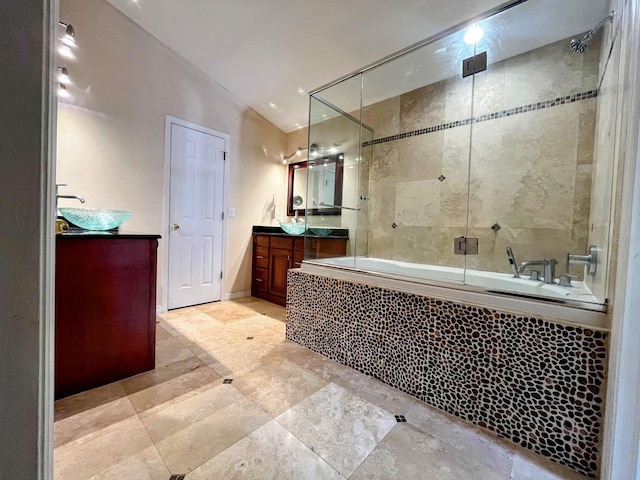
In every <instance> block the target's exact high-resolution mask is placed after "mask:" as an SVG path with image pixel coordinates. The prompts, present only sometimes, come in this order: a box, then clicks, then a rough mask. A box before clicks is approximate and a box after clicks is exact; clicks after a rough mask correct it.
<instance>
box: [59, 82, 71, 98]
mask: <svg viewBox="0 0 640 480" xmlns="http://www.w3.org/2000/svg"><path fill="white" fill-rule="evenodd" d="M58 97H60V98H71V94H70V93H69V91H68V90H67V87H65V86H64V85H62V84H61V83H59V84H58Z"/></svg>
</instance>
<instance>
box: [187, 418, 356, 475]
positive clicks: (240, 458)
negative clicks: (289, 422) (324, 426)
mask: <svg viewBox="0 0 640 480" xmlns="http://www.w3.org/2000/svg"><path fill="white" fill-rule="evenodd" d="M214 478H215V479H217V480H226V479H240V478H242V479H260V480H267V479H273V480H301V479H314V480H324V479H332V480H333V479H335V480H341V479H344V477H343V476H341V475H340V474H339V473H338V472H337V471H336V470H334V469H333V468H332V467H331V466H330V465H329V464H328V463H326V462H325V461H324V460H322V459H321V458H320V457H319V456H318V455H316V454H315V453H314V452H312V451H311V450H310V449H309V448H308V447H307V446H306V445H304V444H303V443H302V442H301V441H300V440H298V439H297V438H296V437H294V436H293V435H292V434H291V433H290V432H289V431H287V430H286V429H285V428H284V427H282V426H281V425H280V424H279V423H277V422H275V421H270V422H269V423H267V424H265V425H263V426H262V427H260V428H259V429H257V430H256V431H254V432H253V433H251V434H250V435H248V436H247V437H245V438H243V439H242V440H240V441H239V442H237V443H236V444H234V445H232V446H231V447H229V448H228V449H226V450H225V451H223V452H222V453H220V454H219V455H217V456H216V457H214V458H213V459H211V460H209V461H208V462H206V463H204V464H203V465H201V466H200V467H198V468H197V469H195V470H194V471H193V472H191V473H190V474H188V475H187V477H186V480H211V479H214Z"/></svg>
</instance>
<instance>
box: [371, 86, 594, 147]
mask: <svg viewBox="0 0 640 480" xmlns="http://www.w3.org/2000/svg"><path fill="white" fill-rule="evenodd" d="M597 96H598V90H588V91H586V92H581V93H575V94H573V95H567V96H565V97H558V98H554V99H552V100H546V101H544V102H537V103H530V104H528V105H522V106H520V107H515V108H509V109H506V110H501V111H499V112H494V113H488V114H486V115H479V116H477V117H472V118H465V119H464V120H456V121H455V122H448V123H442V124H439V125H433V126H431V127H426V128H420V129H418V130H412V131H410V132H404V133H398V134H396V135H390V136H388V137H382V138H376V139H375V140H370V141H368V142H363V143H362V146H363V147H369V146H371V145H378V144H380V143H387V142H393V141H395V140H402V139H403V138H408V137H416V136H418V135H425V134H427V133H432V132H439V131H441V130H448V129H450V128H456V127H462V126H464V125H470V124H472V123H480V122H487V121H489V120H495V119H497V118H504V117H510V116H512V115H519V114H521V113H526V112H533V111H536V110H543V109H545V108H551V107H556V106H558V105H565V104H568V103H573V102H579V101H581V100H587V99H589V98H596V97H597Z"/></svg>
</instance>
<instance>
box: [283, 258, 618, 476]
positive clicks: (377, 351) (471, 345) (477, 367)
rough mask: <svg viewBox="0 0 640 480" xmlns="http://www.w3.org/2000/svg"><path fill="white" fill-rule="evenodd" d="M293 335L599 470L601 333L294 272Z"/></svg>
mask: <svg viewBox="0 0 640 480" xmlns="http://www.w3.org/2000/svg"><path fill="white" fill-rule="evenodd" d="M287 280H288V281H287V326H286V332H287V334H286V336H287V339H288V340H291V341H293V342H296V343H298V344H300V345H302V346H304V347H307V348H309V349H311V350H313V351H315V352H318V353H320V354H322V355H325V356H327V357H329V358H331V359H333V360H336V361H338V362H340V363H343V364H345V365H347V366H350V367H352V368H355V369H357V370H359V371H361V372H363V373H365V374H367V375H371V376H373V377H376V378H378V379H380V380H382V381H383V382H385V383H387V384H389V385H391V386H393V387H395V388H398V389H400V390H402V391H404V392H406V393H408V394H410V395H412V396H414V397H416V398H419V399H420V400H422V401H424V402H426V403H429V404H431V405H433V406H435V407H438V408H440V409H442V410H444V411H446V412H449V413H451V414H453V415H456V416H457V417H459V418H462V419H464V420H466V421H469V422H471V423H474V424H476V425H479V426H481V427H484V428H487V429H489V430H492V431H493V432H495V433H496V434H497V435H498V436H500V437H503V438H507V439H510V440H511V441H513V442H515V443H517V444H519V445H521V446H522V447H525V448H528V449H530V450H533V451H535V452H537V453H539V454H542V455H544V456H546V457H548V458H550V459H551V460H553V461H555V462H557V463H560V464H563V465H565V466H567V467H569V468H571V469H573V470H575V471H576V472H578V473H581V474H583V475H587V476H589V477H596V476H597V473H598V469H599V459H600V450H599V448H600V439H601V433H602V417H603V406H604V398H605V378H606V363H607V342H608V339H607V337H608V335H607V334H606V333H603V332H600V331H596V330H591V329H587V328H582V327H578V326H571V325H563V324H559V323H554V322H551V321H547V320H543V319H539V318H534V317H529V316H525V315H522V316H520V315H516V314H512V313H506V312H501V311H498V310H493V309H488V308H480V307H476V306H472V305H464V304H460V303H455V302H450V301H444V300H438V299H434V298H429V297H423V296H419V295H414V294H410V293H404V292H398V291H394V290H387V289H384V288H380V287H373V286H368V285H363V284H359V283H353V282H348V281H344V280H336V279H333V278H327V277H321V276H318V275H311V274H308V273H304V272H301V271H299V270H290V271H289V273H288V279H287Z"/></svg>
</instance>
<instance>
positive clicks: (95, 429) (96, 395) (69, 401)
mask: <svg viewBox="0 0 640 480" xmlns="http://www.w3.org/2000/svg"><path fill="white" fill-rule="evenodd" d="M54 411H55V428H54V444H55V447H59V446H62V445H65V444H67V443H69V442H73V441H77V440H79V439H84V440H85V441H89V440H91V439H93V438H95V437H96V436H99V435H102V434H104V433H106V432H108V431H109V430H110V429H112V428H116V427H117V426H118V425H119V424H120V422H122V421H123V420H126V419H129V418H133V417H135V416H136V412H135V410H134V409H133V406H132V405H131V402H130V401H129V399H128V398H127V395H126V393H125V391H124V390H123V389H122V387H121V386H120V385H119V384H118V383H111V384H109V385H105V386H103V387H99V388H94V389H93V390H89V391H87V392H82V393H79V394H77V395H72V396H71V397H67V398H63V399H61V400H58V401H57V402H55V404H54Z"/></svg>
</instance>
